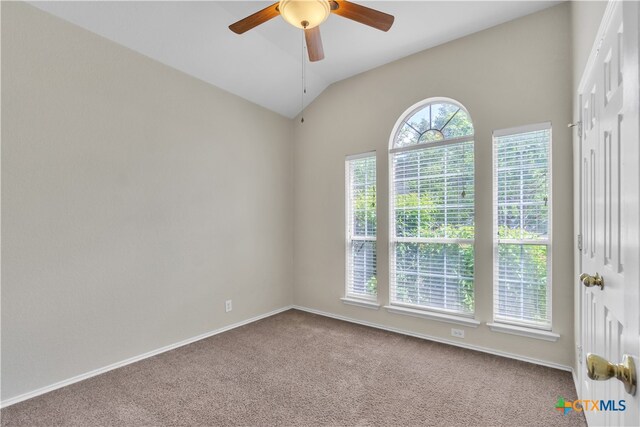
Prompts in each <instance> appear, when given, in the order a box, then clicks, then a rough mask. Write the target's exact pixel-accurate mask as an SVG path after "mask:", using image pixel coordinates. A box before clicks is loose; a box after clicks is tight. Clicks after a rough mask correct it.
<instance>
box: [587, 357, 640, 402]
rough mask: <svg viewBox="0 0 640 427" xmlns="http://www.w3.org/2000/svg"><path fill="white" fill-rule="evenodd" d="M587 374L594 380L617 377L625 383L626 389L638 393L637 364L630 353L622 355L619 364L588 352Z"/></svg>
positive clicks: (632, 393) (633, 393)
mask: <svg viewBox="0 0 640 427" xmlns="http://www.w3.org/2000/svg"><path fill="white" fill-rule="evenodd" d="M587 375H588V376H589V378H591V379H592V380H596V381H604V380H608V379H609V378H617V379H619V380H620V381H622V383H623V384H624V389H625V390H626V391H627V393H629V394H630V395H632V396H635V394H636V388H637V383H638V379H637V377H636V365H635V363H633V358H632V357H631V356H629V355H628V354H625V355H623V356H622V363H618V364H617V365H615V364H613V363H611V362H609V361H608V360H607V359H605V358H603V357H600V356H598V355H597V354H593V353H588V354H587Z"/></svg>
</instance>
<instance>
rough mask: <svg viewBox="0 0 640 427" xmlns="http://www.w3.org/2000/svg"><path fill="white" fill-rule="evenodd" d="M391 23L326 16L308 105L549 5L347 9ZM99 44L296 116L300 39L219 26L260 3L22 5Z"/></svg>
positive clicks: (270, 27) (311, 67)
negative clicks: (356, 78) (340, 84)
mask: <svg viewBox="0 0 640 427" xmlns="http://www.w3.org/2000/svg"><path fill="white" fill-rule="evenodd" d="M356 3H360V4H363V5H366V6H369V7H373V8H375V9H379V10H382V11H384V12H387V13H390V14H392V15H394V16H395V18H396V19H395V23H394V24H393V27H392V28H391V30H389V32H388V33H384V32H382V31H378V30H375V29H372V28H370V27H367V26H364V25H362V24H359V23H357V22H354V21H350V20H347V19H344V18H342V17H340V16H337V15H331V16H330V17H329V19H327V21H326V22H325V23H324V24H322V26H321V31H322V40H323V44H324V52H325V59H324V60H322V61H319V62H315V63H309V62H307V65H306V67H307V95H306V98H305V104H308V103H310V102H311V101H312V100H313V99H315V98H316V97H317V96H318V95H319V94H320V93H322V91H323V90H324V89H325V88H326V87H327V86H329V85H330V84H331V83H334V82H336V81H339V80H342V79H345V78H347V77H350V76H353V75H355V74H358V73H361V72H363V71H367V70H370V69H372V68H375V67H378V66H380V65H383V64H386V63H389V62H391V61H394V60H396V59H399V58H402V57H405V56H407V55H410V54H412V53H415V52H419V51H421V50H424V49H427V48H430V47H433V46H436V45H439V44H442V43H445V42H447V41H450V40H454V39H457V38H460V37H463V36H465V35H467V34H471V33H474V32H477V31H480V30H483V29H485V28H489V27H492V26H495V25H498V24H501V23H503V22H507V21H510V20H513V19H515V18H518V17H521V16H524V15H527V14H530V13H533V12H536V11H539V10H542V9H545V8H547V7H550V6H553V5H555V4H558V3H560V2H559V1H504V2H503V1H438V2H436V1H356ZM31 4H33V5H34V6H36V7H38V8H40V9H42V10H45V11H48V12H50V13H52V14H53V15H56V16H59V17H61V18H63V19H65V20H67V21H69V22H72V23H74V24H76V25H78V26H80V27H83V28H85V29H87V30H89V31H92V32H94V33H97V34H99V35H101V36H103V37H105V38H107V39H109V40H112V41H114V42H116V43H119V44H121V45H124V46H127V47H129V48H130V49H133V50H135V51H137V52H139V53H142V54H144V55H146V56H149V57H151V58H153V59H155V60H157V61H160V62H162V63H164V64H166V65H169V66H171V67H173V68H176V69H178V70H181V71H183V72H185V73H187V74H190V75H192V76H194V77H197V78H199V79H202V80H204V81H206V82H209V83H211V84H213V85H215V86H218V87H220V88H222V89H225V90H227V91H229V92H231V93H234V94H236V95H239V96H241V97H243V98H245V99H248V100H249V101H252V102H254V103H256V104H259V105H262V106H263V107H266V108H268V109H270V110H273V111H275V112H277V113H280V114H282V115H284V116H287V117H294V116H295V115H296V114H297V113H299V112H300V110H301V107H302V104H301V91H302V89H301V88H302V83H301V80H302V79H301V67H302V65H301V56H302V33H301V31H300V30H298V29H297V28H294V27H293V26H291V25H289V24H287V23H286V22H285V21H284V20H283V19H282V18H280V17H277V18H275V19H272V20H271V21H269V22H267V23H265V24H263V25H261V26H259V27H257V28H254V29H253V30H251V31H249V32H247V33H245V34H243V35H236V34H234V33H232V32H231V31H230V30H229V29H228V28H227V27H228V26H229V24H231V23H233V22H235V21H237V20H239V19H241V18H244V17H245V16H247V15H250V14H251V13H253V12H255V11H257V10H259V9H261V8H263V7H265V6H267V5H269V4H271V2H262V1H258V2H256V1H238V0H236V1H184V2H173V1H172V2H165V1H142V2H138V1H131V2H123V1H118V2H116V1H101V2H98V1H94V2H73V1H71V2H66V1H64V2H57V1H54V2H31Z"/></svg>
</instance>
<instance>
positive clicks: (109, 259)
mask: <svg viewBox="0 0 640 427" xmlns="http://www.w3.org/2000/svg"><path fill="white" fill-rule="evenodd" d="M291 143H292V128H291V121H290V120H287V119H285V118H283V117H281V116H278V115H276V114H275V113H272V112H269V111H267V110H265V109H262V108H260V107H257V106H255V105H253V104H251V103H249V102H247V101H244V100H241V99H240V98H238V97H236V96H233V95H230V94H228V93H226V92H223V91H221V90H218V89H216V88H214V87H212V86H210V85H208V84H206V83H203V82H201V81H199V80H196V79H194V78H192V77H189V76H187V75H185V74H182V73H180V72H178V71H175V70H173V69H171V68H168V67H166V66H164V65H161V64H159V63H157V62H155V61H152V60H150V59H148V58H146V57H143V56H141V55H139V54H137V53H134V52H132V51H130V50H128V49H126V48H123V47H122V46H118V45H116V44H114V43H112V42H109V41H107V40H105V39H102V38H100V37H98V36H96V35H93V34H91V33H89V32H87V31H84V30H82V29H80V28H78V27H76V26H74V25H71V24H69V23H66V22H64V21H61V20H60V19H58V18H54V17H52V16H50V15H48V14H45V13H43V12H41V11H39V10H37V9H35V8H33V7H31V6H28V5H26V4H23V3H13V2H2V255H3V258H2V399H8V398H11V397H13V396H16V395H19V394H21V393H24V392H28V391H32V390H34V389H37V388H39V387H42V386H47V385H50V384H52V383H54V382H56V381H60V380H64V379H68V378H70V377H73V376H74V375H77V374H81V373H85V372H88V371H90V370H92V369H95V368H100V367H103V366H106V365H109V364H111V363H114V362H118V361H121V360H123V359H126V358H128V357H132V356H137V355H139V354H142V353H145V352H147V351H150V350H154V349H156V348H159V347H162V346H165V345H168V344H172V343H175V342H179V341H181V340H184V339H187V338H190V337H193V336H196V335H198V334H201V333H205V332H208V331H211V330H214V329H216V328H219V327H222V326H224V325H228V324H232V323H234V322H238V321H241V320H245V319H248V318H251V317H253V316H256V315H260V314H263V313H267V312H269V311H272V310H274V309H278V308H281V307H284V306H287V305H289V304H291V300H292V289H291V285H292V282H291V269H292V266H291V262H292V249H291V247H292V237H291V236H292V231H293V230H292V226H291V224H292V222H293V216H292V193H293V190H292V168H291V163H292V162H291V156H292V154H291ZM226 299H233V311H232V312H230V313H225V312H224V301H225V300H226Z"/></svg>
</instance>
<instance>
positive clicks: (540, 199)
mask: <svg viewBox="0 0 640 427" xmlns="http://www.w3.org/2000/svg"><path fill="white" fill-rule="evenodd" d="M550 148H551V128H550V124H543V125H536V126H533V127H528V128H526V129H513V130H511V131H502V132H496V133H495V134H494V143H493V150H494V236H495V237H494V252H495V254H494V260H495V261H494V263H495V265H494V318H495V321H496V322H506V323H513V324H518V325H523V326H532V327H537V328H542V329H551V298H550V295H551V280H550V274H549V271H550V268H549V266H550V265H549V264H550V263H549V259H550V258H549V256H550V223H551V221H550V212H551V192H550V189H551V171H550Z"/></svg>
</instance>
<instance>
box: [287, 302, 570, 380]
mask: <svg viewBox="0 0 640 427" xmlns="http://www.w3.org/2000/svg"><path fill="white" fill-rule="evenodd" d="M292 308H294V309H296V310H301V311H306V312H308V313H313V314H318V315H320V316H325V317H331V318H333V319H338V320H344V321H345V322H350V323H357V324H358V325H364V326H369V327H372V328H376V329H382V330H385V331H389V332H395V333H398V334H402V335H408V336H411V337H416V338H422V339H425V340H429V341H436V342H439V343H443V344H449V345H453V346H456V347H462V348H466V349H469V350H475V351H480V352H483V353H489V354H493V355H495V356H502V357H507V358H509V359H516V360H521V361H523V362H529V363H533V364H536V365H542V366H546V367H549V368H554V369H560V370H562V371H568V372H572V368H571V367H570V366H565V365H561V364H559V363H555V362H549V361H546V360H540V359H534V358H533V357H527V356H521V355H519V354H513V353H508V352H506V351H500V350H494V349H491V348H486V347H481V346H477V345H473V344H466V343H460V342H458V341H452V340H448V339H445V338H440V337H434V336H432V335H426V334H420V333H416V332H410V331H407V330H404V329H399V328H393V327H391V326H385V325H380V324H378V323H372V322H367V321H364V320H358V319H353V318H350V317H345V316H340V315H338V314H333V313H327V312H325V311H320V310H316V309H313V308H308V307H302V306H299V305H293V306H292Z"/></svg>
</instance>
